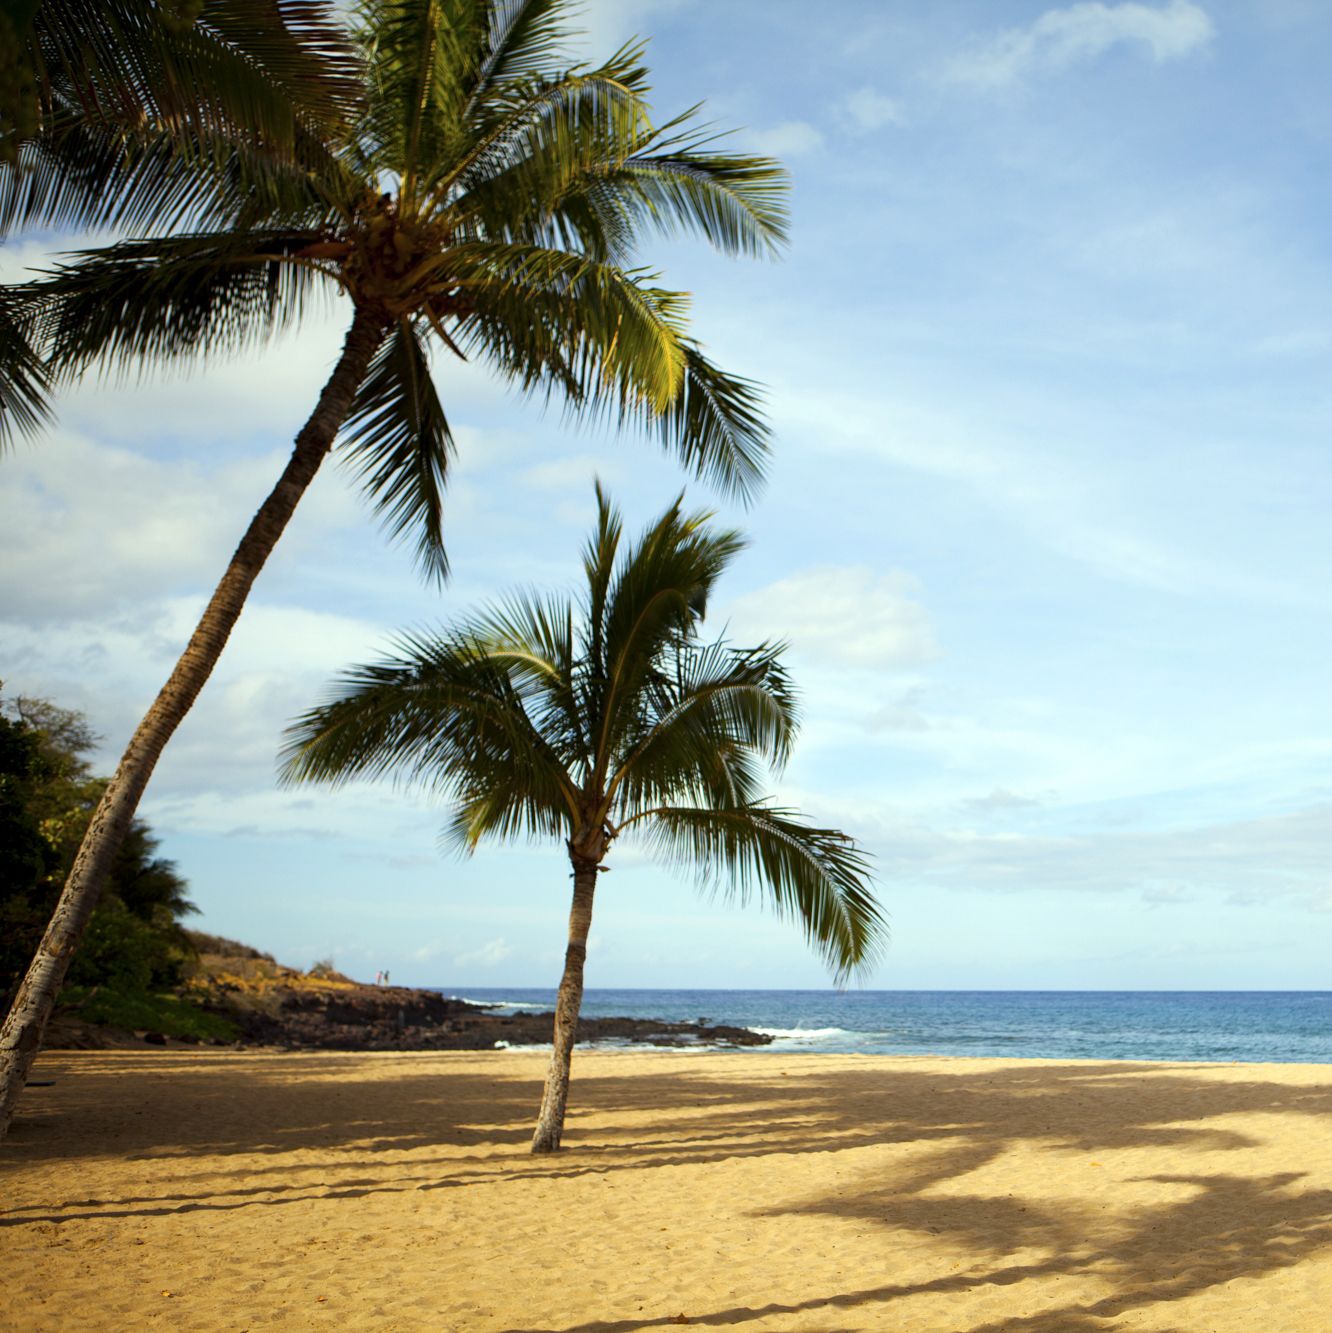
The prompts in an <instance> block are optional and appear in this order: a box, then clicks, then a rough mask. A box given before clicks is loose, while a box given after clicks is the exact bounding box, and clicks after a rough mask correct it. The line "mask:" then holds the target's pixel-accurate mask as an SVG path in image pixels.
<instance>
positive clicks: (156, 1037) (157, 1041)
mask: <svg viewBox="0 0 1332 1333" xmlns="http://www.w3.org/2000/svg"><path fill="white" fill-rule="evenodd" d="M143 1039H144V1041H146V1042H147V1043H148V1045H149V1046H165V1045H166V1044H167V1039H166V1033H165V1032H145V1033H144V1034H143Z"/></svg>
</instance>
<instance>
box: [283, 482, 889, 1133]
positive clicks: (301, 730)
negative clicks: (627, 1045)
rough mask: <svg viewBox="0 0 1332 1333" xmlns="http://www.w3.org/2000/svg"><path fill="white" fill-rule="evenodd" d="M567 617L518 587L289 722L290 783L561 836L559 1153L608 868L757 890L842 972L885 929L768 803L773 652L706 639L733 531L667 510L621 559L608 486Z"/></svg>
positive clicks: (780, 685) (788, 817)
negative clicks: (392, 798)
mask: <svg viewBox="0 0 1332 1333" xmlns="http://www.w3.org/2000/svg"><path fill="white" fill-rule="evenodd" d="M597 504H598V510H599V515H598V521H597V529H596V532H595V534H594V535H593V537H592V540H591V542H590V543H589V544H588V546H587V549H586V553H585V555H584V570H585V572H586V575H587V583H586V587H585V588H584V589H583V590H582V596H581V599H580V602H579V604H578V605H577V606H575V605H574V603H573V602H572V601H571V600H568V599H565V598H560V597H549V596H546V597H543V596H540V595H539V594H536V593H526V594H520V595H517V596H514V597H512V598H510V599H509V600H508V601H506V602H504V603H502V604H501V605H500V606H498V607H496V608H495V609H493V610H490V611H488V612H484V613H482V614H481V615H479V616H477V617H476V618H475V619H474V620H472V621H470V622H468V623H465V624H463V625H461V626H460V627H458V628H457V629H455V630H452V631H450V632H446V633H444V634H442V635H441V636H439V637H428V636H424V635H413V636H409V637H407V638H404V639H403V640H402V641H401V643H400V645H399V646H398V649H397V651H396V653H395V654H394V655H393V656H391V657H389V658H386V659H385V660H384V661H381V662H379V663H376V664H374V665H372V666H363V667H353V668H352V669H351V670H350V671H349V672H347V673H346V674H345V675H344V676H343V677H342V678H341V680H340V681H339V682H338V683H337V686H336V689H335V692H334V696H333V698H332V700H331V701H330V702H328V703H325V704H323V705H321V706H320V707H317V708H314V709H312V710H311V711H310V712H308V713H306V714H304V715H303V716H302V717H301V718H300V719H299V720H298V721H297V722H296V723H295V724H294V725H293V727H292V728H291V729H290V732H289V737H290V738H289V743H288V745H287V749H286V763H285V767H284V775H285V777H286V778H287V779H288V780H290V781H303V780H309V779H318V780H323V781H329V782H346V781H348V780H349V779H351V778H355V777H362V776H371V777H374V776H379V775H382V774H386V773H389V772H392V773H395V774H397V775H399V776H401V777H403V778H405V779H406V780H408V781H409V782H414V783H419V784H423V785H425V786H427V787H428V788H430V789H431V790H434V791H439V792H442V793H444V794H446V795H447V796H448V797H450V798H451V800H452V803H453V814H452V818H451V821H450V823H449V825H448V829H447V831H448V833H449V835H450V836H451V838H452V839H453V840H454V841H455V842H456V843H457V844H458V845H459V846H461V847H462V848H464V849H465V850H467V851H471V850H473V849H474V848H475V847H476V846H477V844H478V843H479V842H480V841H481V840H482V839H483V838H485V837H491V836H493V837H498V838H512V837H531V838H561V839H563V841H564V845H565V847H566V848H567V849H568V854H569V861H570V864H571V866H572V867H573V884H574V888H573V907H572V910H571V911H570V915H569V944H568V949H567V951H566V953H565V958H564V975H563V977H562V979H561V981H560V989H559V998H558V1000H557V1002H556V1007H555V1032H554V1045H553V1049H552V1053H551V1061H550V1071H549V1074H548V1076H547V1079H546V1089H545V1096H544V1098H543V1100H542V1103H541V1111H540V1115H539V1117H538V1120H537V1126H536V1132H535V1134H534V1135H533V1138H532V1151H533V1152H553V1151H554V1150H555V1149H557V1148H558V1147H559V1146H560V1137H561V1134H562V1131H563V1128H564V1110H565V1105H566V1103H567V1100H568V1095H569V1070H570V1064H571V1060H572V1055H573V1046H574V1038H575V1033H576V1031H577V1026H578V1010H579V1006H580V1004H581V1002H582V995H583V964H584V960H585V958H586V955H587V935H588V930H589V928H590V926H591V923H592V899H593V895H594V892H595V890H596V885H597V876H598V874H599V873H601V872H602V871H604V870H606V869H607V868H608V867H607V866H606V864H605V862H606V859H607V856H608V854H609V852H610V849H611V845H612V843H614V842H615V841H616V840H617V839H618V838H620V837H622V836H626V835H634V834H636V835H638V836H640V837H642V838H643V839H644V840H645V841H646V844H647V846H648V848H649V849H650V850H651V851H653V852H655V853H656V854H657V855H658V856H659V857H660V858H661V859H663V860H664V861H665V862H666V863H667V864H668V865H678V866H683V867H686V868H692V869H694V870H696V871H697V873H698V875H699V877H700V879H701V880H703V881H704V882H707V883H720V884H723V885H729V886H730V887H731V888H732V889H733V890H735V891H738V892H739V893H740V894H741V896H742V897H743V896H745V895H747V893H748V892H749V890H750V888H751V887H753V886H755V885H760V886H762V888H763V889H764V890H766V892H767V893H768V894H769V895H770V896H771V898H772V900H773V902H774V903H775V905H776V906H777V908H778V909H779V910H780V911H782V912H784V913H786V914H787V915H790V916H793V917H795V918H797V919H798V920H799V921H800V922H801V924H802V925H803V926H804V929H805V932H806V934H807V935H808V937H809V938H810V940H811V941H812V942H813V943H814V944H815V945H816V946H817V947H818V948H819V950H820V951H821V952H822V954H823V955H824V957H825V958H826V959H827V960H828V962H829V963H830V964H831V965H832V967H833V968H834V969H835V971H836V973H837V975H838V977H839V979H840V978H842V977H844V976H845V975H847V974H848V973H850V972H851V971H853V970H855V969H859V968H862V967H864V966H865V965H866V964H867V963H868V962H869V961H870V960H871V958H872V957H873V955H874V953H875V951H876V949H877V947H878V945H879V943H880V941H881V939H882V935H883V922H882V919H881V917H880V915H879V910H878V907H877V906H876V904H875V901H874V898H873V896H872V895H871V892H870V888H869V880H868V875H867V865H866V861H865V858H864V856H863V855H862V853H860V852H859V851H858V850H857V849H856V847H855V845H854V844H853V843H852V842H851V840H850V839H849V838H848V837H846V835H845V834H842V833H839V832H837V831H836V830H835V829H821V828H812V827H810V826H809V825H808V824H806V823H804V822H803V821H802V820H801V819H800V817H799V816H798V815H797V814H796V813H795V812H793V811H790V810H784V809H781V808H778V807H777V806H774V805H772V804H771V803H769V802H768V801H767V800H766V799H765V798H764V797H763V794H762V791H763V782H762V778H763V774H764V770H765V768H767V767H772V768H780V767H781V766H782V764H783V763H784V762H785V760H786V758H787V756H788V755H789V753H790V750H791V744H792V741H793V740H794V738H795V732H796V720H797V719H796V709H795V702H794V698H793V694H792V690H791V686H790V683H789V682H788V680H787V677H786V674H785V672H784V671H783V669H782V666H781V662H780V653H781V649H780V645H774V644H770V643H765V644H762V645H760V646H759V647H757V648H752V649H738V648H732V647H731V646H730V645H728V644H727V643H726V642H724V641H719V642H715V643H710V644H704V643H700V642H699V638H698V629H699V622H700V621H701V619H702V616H703V612H704V609H705V607H706V603H707V599H708V595H709V593H710V592H711V590H712V586H713V584H714V583H715V581H716V579H717V577H718V576H719V575H720V574H721V572H722V570H723V569H724V568H725V566H726V564H727V561H728V560H729V559H730V558H731V556H732V555H734V554H735V552H736V551H737V550H738V549H739V548H740V546H741V544H742V543H741V541H740V538H739V537H738V535H737V534H736V533H734V532H729V531H725V530H720V529H715V528H712V527H710V526H709V525H708V523H707V521H706V518H707V516H706V515H700V514H692V515H690V514H685V513H683V512H682V511H681V507H680V503H679V502H678V501H677V502H676V504H674V505H672V506H671V508H670V509H668V510H667V511H666V513H665V514H663V515H662V517H661V518H660V519H659V520H658V521H657V522H656V523H655V524H653V525H652V526H651V527H650V528H649V529H648V530H647V531H646V532H645V533H644V535H643V537H642V538H641V539H640V540H639V541H638V543H637V544H636V545H631V546H629V547H628V548H627V549H625V550H623V551H622V549H621V546H622V523H621V519H620V515H619V514H618V513H617V512H616V510H615V509H614V508H613V507H612V506H611V505H610V504H609V503H608V502H607V500H606V498H605V497H604V495H602V493H601V490H600V488H598V490H597Z"/></svg>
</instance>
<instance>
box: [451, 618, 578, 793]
mask: <svg viewBox="0 0 1332 1333" xmlns="http://www.w3.org/2000/svg"><path fill="white" fill-rule="evenodd" d="M463 633H464V634H465V636H466V637H467V639H468V640H469V641H470V642H471V643H473V644H474V645H475V650H476V651H477V652H480V653H483V654H484V655H485V657H486V659H487V660H488V661H489V662H490V663H491V664H492V665H494V666H495V667H496V668H498V669H499V670H502V671H504V672H505V673H506V674H507V676H508V678H509V683H510V685H511V687H512V688H513V690H514V692H515V693H516V694H517V696H518V697H519V698H520V699H521V700H522V703H523V707H524V709H525V711H526V712H527V714H528V716H529V717H530V718H531V720H532V724H533V725H534V726H535V727H536V729H537V730H538V731H539V732H540V734H541V735H542V736H543V737H544V738H545V739H546V741H547V742H548V743H549V744H550V747H551V749H552V750H553V751H554V752H555V753H556V754H557V755H558V756H559V759H560V762H561V763H562V764H563V765H564V767H565V769H566V771H568V772H569V773H570V775H571V777H572V780H573V781H574V783H575V785H578V784H580V783H581V782H582V780H583V777H584V776H585V775H586V774H587V773H588V772H589V771H590V770H591V757H590V756H591V743H590V740H589V737H588V735H587V732H586V726H585V722H586V714H585V712H584V709H583V706H582V704H583V701H582V698H581V697H580V694H579V684H580V675H581V672H580V664H579V662H578V659H577V651H576V649H577V644H576V639H575V634H574V612H573V606H572V605H571V604H570V602H569V601H568V599H567V598H563V597H553V596H552V597H540V596H537V595H535V594H533V593H524V592H519V593H513V594H511V595H510V596H509V597H507V598H505V599H504V600H503V601H502V602H500V603H498V604H497V605H495V606H493V607H491V608H490V609H489V610H487V611H485V612H483V613H481V614H480V615H478V616H477V617H475V618H474V619H472V620H469V621H467V622H466V624H465V626H464V629H463Z"/></svg>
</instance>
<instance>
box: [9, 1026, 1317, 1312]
mask: <svg viewBox="0 0 1332 1333" xmlns="http://www.w3.org/2000/svg"><path fill="white" fill-rule="evenodd" d="M543 1063H544V1062H543V1060H542V1058H541V1057H540V1056H539V1055H535V1054H518V1053H513V1054H505V1053H495V1054H490V1053H486V1054H469V1053H449V1054H409V1055H347V1054H332V1053H329V1054H322V1053H321V1054H302V1055H279V1054H269V1053H235V1052H221V1053H201V1054H198V1055H195V1054H186V1055H179V1054H176V1053H174V1052H167V1053H156V1052H154V1053H144V1054H139V1053H137V1052H99V1053H95V1054H84V1053H77V1054H76V1053H62V1054H53V1055H49V1056H46V1057H44V1058H43V1060H42V1061H41V1063H40V1066H39V1072H38V1075H37V1077H39V1078H53V1079H55V1080H56V1084H55V1086H54V1087H50V1088H34V1089H31V1090H30V1091H29V1092H28V1093H27V1095H26V1097H25V1099H24V1103H23V1108H22V1110H21V1112H20V1116H19V1119H18V1120H17V1121H16V1122H15V1126H14V1129H13V1131H12V1133H11V1136H10V1139H9V1142H8V1143H7V1144H6V1145H5V1147H4V1148H3V1149H0V1161H2V1162H3V1168H4V1185H3V1196H0V1202H2V1203H3V1209H4V1215H3V1218H2V1219H0V1220H2V1221H3V1226H0V1273H3V1295H2V1296H0V1301H2V1302H3V1306H2V1307H0V1321H3V1322H4V1324H5V1327H8V1328H14V1329H23V1330H43V1329H66V1328H70V1329H73V1328H78V1329H99V1330H100V1329H116V1330H119V1329H139V1328H163V1329H173V1330H174V1329H231V1330H242V1329H306V1328H342V1329H362V1328H364V1329H372V1328H373V1329H379V1330H393V1331H396V1330H414V1329H434V1330H447V1331H452V1330H465V1331H466V1333H472V1331H473V1330H476V1331H477V1333H482V1331H484V1333H499V1331H500V1330H506V1331H508V1333H517V1331H518V1330H521V1331H522V1333H537V1330H542V1331H543V1333H544V1331H546V1330H558V1333H612V1330H623V1331H624V1333H629V1331H630V1330H639V1329H659V1328H669V1327H675V1326H678V1325H682V1324H688V1325H692V1326H695V1327H699V1328H732V1327H741V1328H745V1329H773V1330H801V1331H802V1333H815V1331H816V1330H817V1333H832V1331H833V1330H851V1329H856V1330H860V1329H865V1330H880V1329H883V1330H904V1331H909V1333H928V1331H929V1330H939V1333H982V1330H985V1331H986V1333H990V1331H991V1330H1006V1331H1007V1330H1031V1331H1037V1330H1039V1333H1084V1331H1090V1330H1093V1329H1098V1330H1099V1329H1151V1330H1156V1331H1158V1333H1166V1330H1169V1331H1170V1333H1208V1331H1215V1333H1228V1331H1229V1330H1239V1329H1248V1330H1255V1333H1256V1331H1258V1330H1262V1331H1263V1333H1325V1331H1326V1330H1328V1329H1329V1328H1332V1067H1327V1066H1318V1065H1160V1064H1152V1065H1147V1064H1136V1065H1135V1064H1103V1063H1082V1062H1057V1061H1029V1060H1021V1061H1020V1060H943V1059H933V1058H930V1059H892V1058H885V1057H866V1056H861V1057H854V1056H846V1057H842V1056H795V1055H781V1054H775V1053H772V1052H756V1053H752V1054H729V1053H728V1054H712V1053H703V1054H695V1053H690V1054H674V1053H670V1054H586V1055H579V1056H577V1057H576V1058H575V1065H574V1088H573V1098H572V1107H571V1113H570V1117H569V1124H568V1136H567V1149H566V1151H565V1152H563V1153H561V1154H560V1155H559V1156H558V1157H553V1158H552V1157H546V1158H533V1157H531V1156H529V1155H528V1153H527V1140H528V1135H529V1133H530V1128H531V1121H532V1117H533V1115H534V1113H535V1110H536V1106H537V1101H538V1093H539V1086H540V1078H541V1075H542V1072H543Z"/></svg>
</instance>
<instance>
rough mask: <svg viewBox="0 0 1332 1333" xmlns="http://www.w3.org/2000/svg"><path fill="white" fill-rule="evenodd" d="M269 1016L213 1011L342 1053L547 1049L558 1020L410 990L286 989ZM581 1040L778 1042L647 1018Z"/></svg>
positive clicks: (272, 1038)
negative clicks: (498, 1011)
mask: <svg viewBox="0 0 1332 1333" xmlns="http://www.w3.org/2000/svg"><path fill="white" fill-rule="evenodd" d="M272 1000H273V1001H274V1002H270V1003H267V1004H265V1006H264V1008H263V1009H262V1010H259V1009H241V1008H238V1007H237V1006H236V1005H235V1004H234V1002H232V1001H231V997H230V996H229V995H228V996H223V997H219V1002H218V1003H215V1004H214V1005H212V1006H210V1008H212V1009H213V1011H214V1012H216V1013H219V1014H221V1015H223V1016H224V1017H226V1018H229V1019H230V1020H231V1021H232V1022H233V1023H236V1024H237V1025H238V1026H239V1027H240V1028H241V1031H242V1033H243V1040H244V1041H245V1042H246V1043H247V1044H252V1045H264V1046H283V1047H286V1048H288V1049H322V1050H341V1051H457V1050H466V1051H486V1050H493V1049H494V1048H495V1047H496V1046H497V1045H499V1044H501V1043H502V1044H504V1045H506V1046H540V1045H545V1044H548V1043H549V1042H550V1040H551V1035H552V1032H553V1030H554V1022H555V1015H554V1014H553V1013H538V1014H529V1013H522V1014H503V1015H501V1014H496V1013H493V1012H491V1010H490V1009H489V1008H487V1007H483V1006H480V1005H474V1004H468V1003H467V1002H466V1001H465V1000H454V999H449V998H448V997H446V996H443V995H439V994H437V993H436V992H435V991H423V990H409V989H407V988H406V987H403V986H349V987H345V988H343V987H339V988H338V989H336V990H318V991H312V990H309V989H305V988H302V987H300V986H279V987H278V988H277V989H276V990H275V991H274V992H273V994H272ZM578 1040H579V1042H582V1043H587V1042H605V1041H609V1042H614V1043H616V1044H624V1045H648V1046H664V1047H688V1046H720V1047H727V1046H765V1045H767V1044H768V1043H769V1042H770V1041H771V1040H772V1039H771V1038H770V1037H765V1036H763V1035H761V1034H760V1033H757V1032H751V1031H750V1030H749V1029H748V1028H739V1027H730V1026H727V1025H724V1024H707V1023H667V1022H662V1021H658V1020H655V1019H644V1018H584V1019H582V1020H581V1021H580V1022H579V1024H578Z"/></svg>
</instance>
